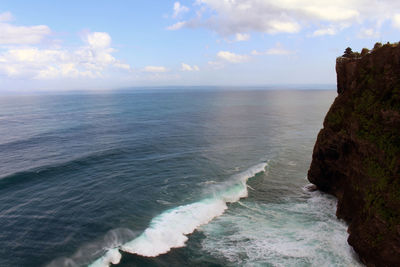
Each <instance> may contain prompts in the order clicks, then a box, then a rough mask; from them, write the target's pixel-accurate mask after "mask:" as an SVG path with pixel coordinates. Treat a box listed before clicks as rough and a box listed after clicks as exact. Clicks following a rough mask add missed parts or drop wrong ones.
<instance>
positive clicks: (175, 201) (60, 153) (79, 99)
mask: <svg viewBox="0 0 400 267" xmlns="http://www.w3.org/2000/svg"><path fill="white" fill-rule="evenodd" d="M335 96H336V92H335V91H333V90H250V89H248V90H246V88H243V89H240V88H236V89H230V90H218V89H212V88H204V89H202V90H201V89H193V88H188V89H187V90H184V89H179V90H178V89H176V90H174V89H171V88H169V89H148V90H145V89H144V90H132V91H118V92H96V93H94V92H93V93H70V94H59V95H57V94H50V95H46V94H38V95H31V96H15V95H14V96H12V95H10V96H1V97H0V266H49V267H50V266H110V265H113V264H116V266H358V265H360V266H361V264H360V263H359V262H358V260H357V256H356V255H355V254H354V252H353V250H352V249H351V247H350V246H349V245H348V244H347V241H346V240H347V237H348V234H347V232H346V229H347V226H346V225H345V223H344V222H342V221H339V220H338V219H337V218H336V216H335V210H336V200H335V198H334V197H332V196H329V195H326V194H323V193H321V192H318V191H316V192H310V191H308V190H307V189H306V185H307V184H308V181H307V179H306V176H307V170H308V168H309V165H310V162H311V156H312V150H313V146H314V143H315V140H316V137H317V134H318V131H319V130H320V128H321V127H322V122H323V118H324V116H325V114H326V112H327V111H328V109H329V107H330V105H331V103H332V102H333V100H334V98H335ZM113 266H114V265H113Z"/></svg>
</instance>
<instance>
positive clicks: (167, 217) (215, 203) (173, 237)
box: [90, 163, 267, 267]
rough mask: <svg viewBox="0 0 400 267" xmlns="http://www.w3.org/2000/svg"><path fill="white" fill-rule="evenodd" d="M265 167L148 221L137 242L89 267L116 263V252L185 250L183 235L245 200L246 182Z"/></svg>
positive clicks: (152, 254) (259, 166) (112, 251)
mask: <svg viewBox="0 0 400 267" xmlns="http://www.w3.org/2000/svg"><path fill="white" fill-rule="evenodd" d="M266 167H267V163H260V164H257V165H255V166H253V167H251V168H249V169H248V170H246V171H244V172H242V173H239V174H236V175H234V176H232V177H231V179H230V180H229V181H228V182H227V183H226V184H224V185H220V186H218V187H217V188H216V189H215V190H214V193H213V195H212V196H211V197H208V198H205V199H203V200H201V201H198V202H195V203H192V204H188V205H183V206H179V207H176V208H173V209H170V210H167V211H165V212H163V213H161V214H160V215H158V216H156V217H154V218H153V219H152V220H151V222H150V225H149V227H148V228H147V229H146V230H145V231H144V232H143V233H142V234H141V235H139V236H138V237H137V238H135V239H133V240H132V241H129V242H127V243H125V244H123V245H121V246H119V247H115V248H111V249H109V250H107V252H106V253H105V254H104V255H103V256H102V257H101V258H99V259H97V260H96V261H95V262H93V263H92V264H91V265H90V266H91V267H100V266H109V265H110V264H111V263H112V264H117V263H119V261H120V259H121V254H120V253H119V250H122V251H125V252H128V253H132V254H138V255H141V256H145V257H156V256H158V255H160V254H165V253H167V252H169V251H170V250H171V249H172V248H179V247H183V246H185V242H186V241H187V240H188V237H187V235H188V234H191V233H193V232H194V231H195V230H196V229H197V228H198V227H199V226H201V225H204V224H207V223H209V222H210V221H211V220H212V219H214V218H216V217H218V216H220V215H222V214H223V213H224V211H225V210H226V209H227V208H228V207H227V203H232V202H237V201H239V199H241V198H244V197H247V194H248V192H247V184H246V182H247V180H248V179H249V178H251V177H254V176H255V175H256V174H257V173H260V172H264V171H265V168H266Z"/></svg>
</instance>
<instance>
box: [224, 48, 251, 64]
mask: <svg viewBox="0 0 400 267" xmlns="http://www.w3.org/2000/svg"><path fill="white" fill-rule="evenodd" d="M217 57H218V58H219V59H222V60H225V61H228V62H231V63H241V62H245V61H247V60H248V59H249V57H248V56H247V55H239V54H235V53H232V52H229V51H219V52H218V54H217Z"/></svg>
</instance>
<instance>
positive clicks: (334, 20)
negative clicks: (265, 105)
mask: <svg viewBox="0 0 400 267" xmlns="http://www.w3.org/2000/svg"><path fill="white" fill-rule="evenodd" d="M378 41H379V42H387V41H390V42H395V41H400V2H399V1H393V0H380V1H379V0H375V1H374V0H346V1H344V0H335V1H332V0H329V1H327V0H279V1H276V0H187V1H184V0H182V1H167V0H147V1H145V0H143V1H140V0H138V1H122V0H121V1H118V0H115V1H110V0H104V1H101V0H96V1H89V0H86V1H71V0H70V1H39V0H36V1H34V4H33V2H29V3H28V2H27V1H19V0H11V1H7V0H2V1H1V5H0V92H7V91H29V90H77V89H79V90H81V89H88V90H92V89H113V88H121V87H134V86H170V85H184V86H185V85H194V86H197V85H221V86H223V85H238V86H246V85H247V86H252V85H255V86H258V85H276V84H334V83H335V81H336V74H335V70H334V65H335V58H336V57H337V56H339V55H341V54H342V52H343V50H344V49H345V48H346V47H347V46H350V47H352V48H353V50H358V51H359V50H361V48H363V47H368V48H371V47H372V46H373V45H374V43H375V42H378Z"/></svg>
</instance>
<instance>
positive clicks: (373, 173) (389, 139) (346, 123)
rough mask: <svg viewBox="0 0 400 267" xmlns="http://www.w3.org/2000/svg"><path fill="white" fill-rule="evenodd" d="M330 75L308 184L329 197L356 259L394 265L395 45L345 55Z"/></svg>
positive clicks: (397, 261)
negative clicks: (330, 95)
mask: <svg viewBox="0 0 400 267" xmlns="http://www.w3.org/2000/svg"><path fill="white" fill-rule="evenodd" d="M346 51H347V50H346ZM336 72H337V88H338V96H337V97H336V99H335V101H334V103H333V104H332V106H331V108H330V110H329V111H328V113H327V115H326V117H325V120H324V124H323V129H322V130H321V131H320V132H319V134H318V137H317V141H316V144H315V147H314V151H313V157H312V163H311V166H310V170H309V171H308V179H309V181H310V182H311V183H313V184H315V185H316V186H317V188H318V189H320V190H322V191H325V192H328V193H330V194H333V195H335V196H336V197H337V199H338V205H337V211H336V215H337V217H338V218H340V219H344V220H345V221H346V222H347V223H348V224H349V227H348V232H349V238H348V243H349V244H350V245H351V246H352V247H353V248H354V250H355V251H356V252H357V253H358V255H359V256H360V259H361V261H362V262H364V263H365V264H367V266H400V45H398V44H386V45H384V46H381V47H379V46H376V47H375V48H374V50H372V51H371V52H367V51H366V50H365V51H364V50H363V53H362V56H361V55H360V54H358V53H357V54H347V55H346V54H345V55H344V56H342V57H339V58H337V61H336Z"/></svg>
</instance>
